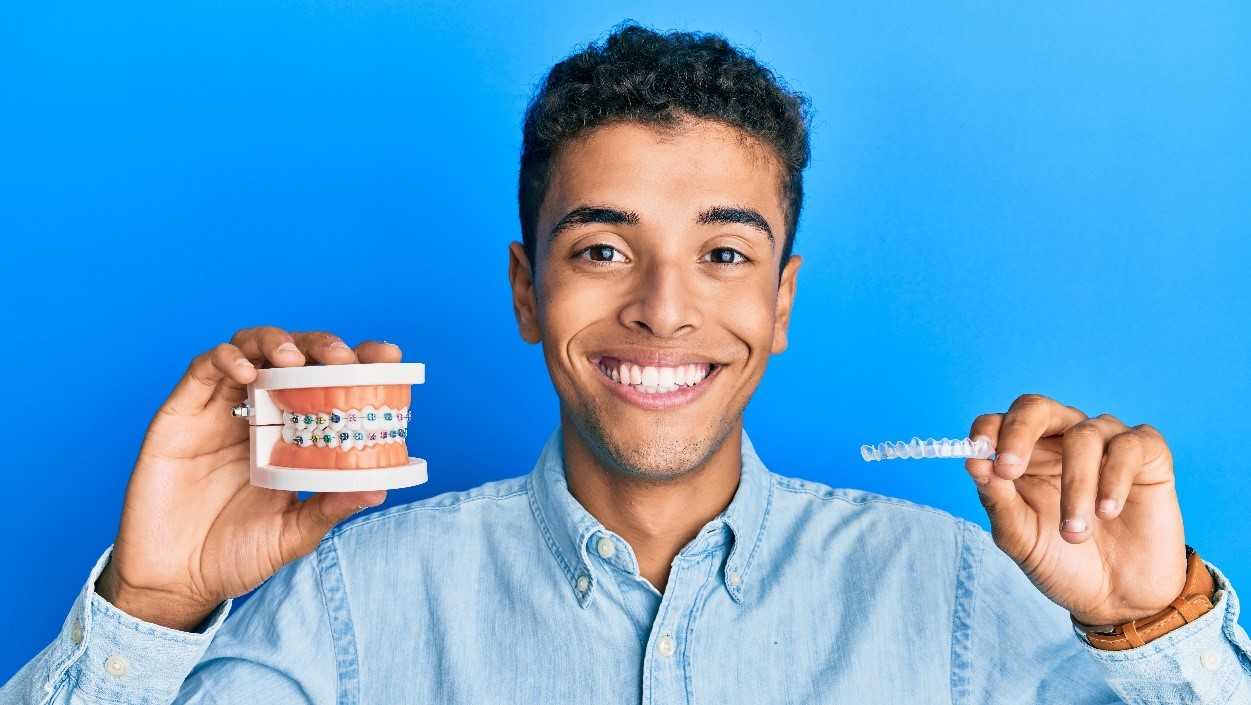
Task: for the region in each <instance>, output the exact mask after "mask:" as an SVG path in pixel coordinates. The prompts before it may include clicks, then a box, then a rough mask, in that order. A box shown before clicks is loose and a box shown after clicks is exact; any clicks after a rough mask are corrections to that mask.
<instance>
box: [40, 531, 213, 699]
mask: <svg viewBox="0 0 1251 705" xmlns="http://www.w3.org/2000/svg"><path fill="white" fill-rule="evenodd" d="M112 554H113V547H112V546H109V547H108V548H107V549H105V551H104V553H103V554H102V555H101V556H100V558H99V560H97V561H96V565H95V567H94V568H92V570H91V575H89V576H88V577H87V583H86V584H85V585H84V586H83V589H82V591H81V592H80V593H79V594H78V597H77V599H75V600H74V606H73V608H71V609H70V613H69V616H68V617H66V618H65V623H64V624H63V625H62V626H61V632H60V634H58V635H57V638H56V641H55V642H53V644H52V646H51V648H50V649H49V651H48V654H47V658H45V659H43V670H42V672H41V673H40V675H39V676H38V677H37V678H36V680H35V681H34V682H35V683H42V684H43V690H44V693H43V698H41V699H40V700H39V702H44V701H46V699H47V697H48V696H49V695H51V694H52V693H53V692H54V691H55V690H56V688H57V687H58V686H59V685H62V681H63V680H65V683H64V686H66V687H69V688H72V689H73V691H74V693H75V695H78V696H79V697H82V698H83V699H84V700H86V701H88V702H94V701H97V700H98V701H103V702H110V703H114V702H116V703H138V704H141V705H147V704H148V703H162V704H163V703H169V702H170V701H172V700H173V699H174V697H175V696H176V695H177V694H178V689H179V688H180V687H181V686H182V682H183V680H185V679H186V677H187V674H188V673H190V672H191V669H192V668H193V667H194V666H195V665H196V663H197V662H198V661H199V660H200V657H201V656H203V655H204V651H205V649H207V648H208V645H209V642H211V641H212V640H213V636H214V635H215V634H216V633H217V630H218V629H219V628H220V627H221V625H222V622H223V621H224V620H225V619H226V616H227V615H228V614H229V613H230V607H231V603H232V600H226V601H225V602H223V603H222V604H221V605H219V606H218V607H217V609H215V610H213V613H212V614H210V615H209V616H208V618H206V619H205V620H204V622H203V623H202V625H201V629H200V630H199V631H196V632H184V631H179V630H177V629H170V628H169V627H163V626H161V625H159V624H152V623H150V622H145V621H143V620H141V619H138V618H136V617H132V616H130V615H129V614H127V613H125V612H123V611H121V610H119V609H118V608H117V607H114V606H113V604H112V603H110V602H109V601H108V600H106V599H104V598H103V597H101V596H100V595H99V594H97V593H96V590H95V585H96V579H97V578H99V577H100V573H101V572H102V571H103V570H104V567H105V566H106V565H107V564H108V561H109V557H110V556H112Z"/></svg>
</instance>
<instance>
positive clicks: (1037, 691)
mask: <svg viewBox="0 0 1251 705" xmlns="http://www.w3.org/2000/svg"><path fill="white" fill-rule="evenodd" d="M963 544H964V545H963V548H962V551H961V556H962V560H961V562H962V566H963V567H962V568H961V570H960V574H959V575H960V577H959V584H958V586H957V590H958V594H959V595H961V596H962V597H961V600H960V606H959V607H957V611H956V616H955V625H954V640H953V664H952V667H953V678H952V684H953V695H954V696H955V697H954V698H953V700H954V701H955V703H957V704H958V705H964V704H965V703H979V704H980V703H985V704H986V705H989V704H990V703H1000V702H1031V703H1038V704H1039V705H1060V704H1061V703H1063V704H1065V705H1079V704H1082V705H1096V704H1099V705H1103V704H1105V703H1107V704H1110V703H1129V704H1130V705H1137V704H1139V703H1142V704H1144V705H1145V704H1146V703H1152V704H1153V705H1162V704H1164V703H1178V704H1179V705H1180V704H1182V703H1185V704H1186V705H1191V704H1194V705H1208V704H1209V703H1211V704H1217V703H1219V704H1221V705H1246V704H1251V642H1248V640H1247V634H1246V632H1245V631H1244V630H1243V629H1242V627H1240V626H1238V624H1237V619H1238V598H1237V595H1236V594H1235V593H1234V591H1233V588H1232V586H1231V585H1230V584H1229V582H1228V581H1227V580H1225V578H1224V576H1222V575H1221V574H1220V573H1219V571H1216V570H1213V574H1214V576H1216V577H1217V587H1218V589H1220V590H1221V591H1222V592H1221V593H1219V594H1218V599H1217V601H1216V606H1215V609H1212V610H1210V611H1208V612H1207V613H1206V614H1204V615H1202V616H1200V617H1199V618H1198V619H1196V620H1195V621H1193V622H1191V623H1190V624H1186V625H1185V626H1183V627H1179V628H1178V629H1175V630H1173V631H1172V632H1169V633H1168V634H1166V635H1164V636H1162V637H1160V638H1158V639H1156V640H1154V641H1152V642H1151V643H1148V644H1146V645H1145V646H1142V647H1138V648H1134V649H1127V650H1124V651H1104V650H1101V649H1096V648H1095V647H1093V646H1091V645H1090V644H1088V643H1086V641H1085V640H1084V639H1083V638H1082V637H1081V636H1080V633H1079V632H1077V631H1076V630H1075V629H1074V627H1073V624H1072V622H1071V621H1070V618H1069V613H1068V611H1067V610H1065V609H1064V608H1063V607H1061V606H1059V605H1057V604H1056V603H1054V602H1052V601H1051V600H1049V599H1047V598H1046V597H1045V596H1044V595H1043V593H1041V592H1040V591H1039V590H1038V589H1037V588H1036V587H1035V586H1034V585H1033V584H1032V583H1031V582H1030V580H1029V579H1028V578H1027V577H1026V575H1025V574H1024V573H1023V572H1022V571H1021V569H1020V567H1019V566H1017V564H1016V563H1015V562H1014V561H1013V560H1012V559H1011V558H1010V557H1009V556H1008V555H1007V554H1006V553H1004V552H1003V551H1002V550H1000V549H999V548H998V546H996V545H995V543H994V541H993V539H992V538H991V536H990V534H988V533H987V532H986V531H985V530H983V529H982V528H981V527H979V526H977V525H975V524H972V523H969V522H964V526H963ZM1204 654H1209V655H1208V656H1205V655H1204ZM1212 654H1219V656H1213V655H1212ZM1213 666H1214V668H1213Z"/></svg>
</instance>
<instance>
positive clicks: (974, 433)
mask: <svg viewBox="0 0 1251 705" xmlns="http://www.w3.org/2000/svg"><path fill="white" fill-rule="evenodd" d="M1002 423H1003V414H982V415H981V416H978V417H977V418H976V419H973V426H972V427H970V428H969V438H971V439H973V440H975V441H976V440H978V439H979V438H983V439H985V440H986V442H987V443H989V444H990V447H991V448H994V447H995V439H996V438H998V437H999V427H1000V425H1002ZM964 469H965V470H966V471H968V473H969V476H970V477H972V478H973V481H974V482H976V483H977V484H979V485H984V484H986V482H987V481H989V480H990V478H991V476H992V475H993V474H994V463H992V462H991V461H990V460H984V459H982V458H965V460H964Z"/></svg>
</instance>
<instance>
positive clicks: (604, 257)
mask: <svg viewBox="0 0 1251 705" xmlns="http://www.w3.org/2000/svg"><path fill="white" fill-rule="evenodd" d="M577 255H578V258H579V259H585V260H590V261H591V262H604V263H606V262H624V261H626V260H625V255H622V254H621V253H620V252H618V251H617V248H615V247H613V246H612V245H591V246H590V247H585V248H583V249H581V250H579V251H578V253H577ZM614 255H617V256H620V257H621V259H615V258H614Z"/></svg>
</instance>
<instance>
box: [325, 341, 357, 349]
mask: <svg viewBox="0 0 1251 705" xmlns="http://www.w3.org/2000/svg"><path fill="white" fill-rule="evenodd" d="M330 347H331V348H332V349H335V350H351V349H352V348H349V347H348V346H347V343H344V342H343V341H342V340H336V341H334V342H333V343H331V344H330Z"/></svg>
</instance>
